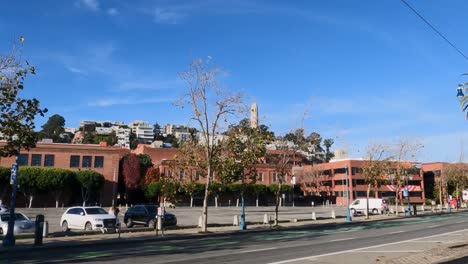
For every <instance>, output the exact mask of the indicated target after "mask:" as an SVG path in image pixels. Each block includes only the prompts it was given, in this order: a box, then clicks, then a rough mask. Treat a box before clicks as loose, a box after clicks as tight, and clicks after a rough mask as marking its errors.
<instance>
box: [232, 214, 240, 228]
mask: <svg viewBox="0 0 468 264" xmlns="http://www.w3.org/2000/svg"><path fill="white" fill-rule="evenodd" d="M232 225H233V226H239V216H237V215H235V216H234V222H233V223H232Z"/></svg>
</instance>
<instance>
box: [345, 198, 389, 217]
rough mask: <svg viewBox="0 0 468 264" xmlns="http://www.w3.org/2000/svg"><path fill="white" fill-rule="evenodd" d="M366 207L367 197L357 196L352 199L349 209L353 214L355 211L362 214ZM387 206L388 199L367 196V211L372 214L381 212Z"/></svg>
mask: <svg viewBox="0 0 468 264" xmlns="http://www.w3.org/2000/svg"><path fill="white" fill-rule="evenodd" d="M366 208H367V199H366V198H358V199H356V200H354V201H353V202H352V203H351V204H350V206H349V209H350V210H351V213H352V214H353V215H355V214H357V213H362V214H364V213H365V212H366ZM387 208H388V201H387V200H386V199H382V198H369V213H372V214H383V213H384V212H385V211H386V210H387Z"/></svg>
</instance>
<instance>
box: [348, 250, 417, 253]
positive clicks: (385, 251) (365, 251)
mask: <svg viewBox="0 0 468 264" xmlns="http://www.w3.org/2000/svg"><path fill="white" fill-rule="evenodd" d="M421 252H424V250H363V251H354V252H352V253H421Z"/></svg>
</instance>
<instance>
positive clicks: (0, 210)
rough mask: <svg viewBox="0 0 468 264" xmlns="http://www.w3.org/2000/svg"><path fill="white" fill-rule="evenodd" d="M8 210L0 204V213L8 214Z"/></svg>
mask: <svg viewBox="0 0 468 264" xmlns="http://www.w3.org/2000/svg"><path fill="white" fill-rule="evenodd" d="M8 211H10V209H8V207H6V205H3V204H0V213H4V212H8Z"/></svg>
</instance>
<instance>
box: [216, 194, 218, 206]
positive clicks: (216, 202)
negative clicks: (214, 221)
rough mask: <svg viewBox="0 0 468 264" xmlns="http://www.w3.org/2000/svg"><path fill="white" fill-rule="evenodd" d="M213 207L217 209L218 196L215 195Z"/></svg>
mask: <svg viewBox="0 0 468 264" xmlns="http://www.w3.org/2000/svg"><path fill="white" fill-rule="evenodd" d="M215 207H216V208H218V195H217V194H216V195H215Z"/></svg>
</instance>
